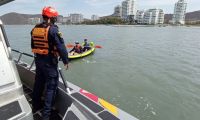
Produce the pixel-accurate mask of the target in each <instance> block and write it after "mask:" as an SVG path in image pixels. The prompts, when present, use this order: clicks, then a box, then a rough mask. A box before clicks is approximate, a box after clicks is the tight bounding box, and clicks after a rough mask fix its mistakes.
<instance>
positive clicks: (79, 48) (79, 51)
mask: <svg viewBox="0 0 200 120" xmlns="http://www.w3.org/2000/svg"><path fill="white" fill-rule="evenodd" d="M72 52H74V53H78V54H80V53H82V52H83V49H82V47H81V45H80V44H79V42H75V46H74V48H73V49H72V50H71V51H70V53H72ZM74 53H73V54H74Z"/></svg>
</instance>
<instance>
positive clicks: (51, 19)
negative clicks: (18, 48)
mask: <svg viewBox="0 0 200 120" xmlns="http://www.w3.org/2000/svg"><path fill="white" fill-rule="evenodd" d="M42 16H43V22H42V23H40V24H38V25H36V26H35V27H34V28H33V30H32V31H31V48H32V52H33V53H34V55H35V65H36V75H35V83H34V88H33V96H32V97H33V103H32V105H33V112H37V111H38V110H39V109H41V106H43V111H42V120H49V119H50V114H51V110H52V106H53V103H54V101H55V97H56V91H57V88H58V82H59V79H58V78H59V74H58V57H59V56H60V57H61V58H62V61H63V64H64V66H65V68H66V69H68V52H67V50H66V47H65V43H64V40H63V38H62V34H61V33H60V32H59V30H58V26H57V25H55V22H56V21H57V16H58V12H57V11H56V10H55V9H54V8H52V7H50V6H49V7H44V9H43V10H42ZM45 88H46V90H45V92H44V105H43V104H42V100H41V97H42V94H43V91H44V89H45Z"/></svg>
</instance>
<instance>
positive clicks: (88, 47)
mask: <svg viewBox="0 0 200 120" xmlns="http://www.w3.org/2000/svg"><path fill="white" fill-rule="evenodd" d="M90 49H91V47H90V44H89V43H88V41H87V39H84V43H83V52H85V51H88V50H90Z"/></svg>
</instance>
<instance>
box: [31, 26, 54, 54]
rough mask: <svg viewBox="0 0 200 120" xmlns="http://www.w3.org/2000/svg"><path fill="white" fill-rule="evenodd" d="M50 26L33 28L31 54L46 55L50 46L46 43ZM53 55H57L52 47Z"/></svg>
mask: <svg viewBox="0 0 200 120" xmlns="http://www.w3.org/2000/svg"><path fill="white" fill-rule="evenodd" d="M49 28H50V26H49V25H47V26H42V27H35V28H33V30H32V44H33V46H32V52H33V53H35V54H40V55H48V54H49V50H50V46H49V41H48V33H49ZM51 52H52V53H53V54H56V55H58V54H57V50H56V47H55V46H53V50H52V51H51Z"/></svg>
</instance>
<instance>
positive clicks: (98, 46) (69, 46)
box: [66, 44, 102, 48]
mask: <svg viewBox="0 0 200 120" xmlns="http://www.w3.org/2000/svg"><path fill="white" fill-rule="evenodd" d="M66 47H67V48H73V47H74V45H73V44H67V45H66ZM95 48H102V46H100V45H95Z"/></svg>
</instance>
